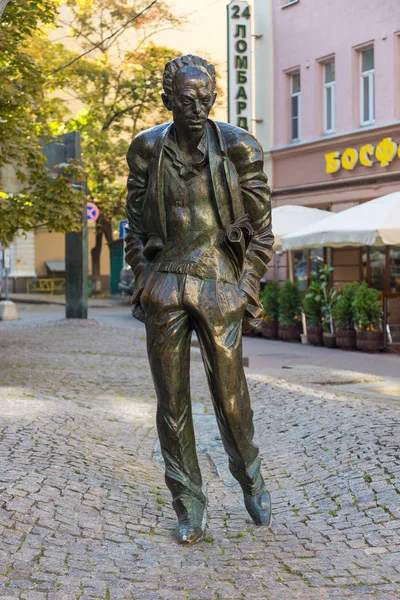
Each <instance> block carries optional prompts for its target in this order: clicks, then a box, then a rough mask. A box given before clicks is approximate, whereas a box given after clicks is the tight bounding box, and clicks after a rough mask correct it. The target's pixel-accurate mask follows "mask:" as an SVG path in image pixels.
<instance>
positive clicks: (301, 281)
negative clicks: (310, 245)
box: [293, 250, 308, 292]
mask: <svg viewBox="0 0 400 600" xmlns="http://www.w3.org/2000/svg"><path fill="white" fill-rule="evenodd" d="M293 259H294V278H295V280H296V281H297V284H298V286H299V290H300V291H301V292H305V291H306V290H307V288H308V275H307V251H306V250H296V251H295V252H294V255H293Z"/></svg>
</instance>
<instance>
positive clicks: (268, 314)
mask: <svg viewBox="0 0 400 600" xmlns="http://www.w3.org/2000/svg"><path fill="white" fill-rule="evenodd" d="M260 301H261V304H262V305H263V308H264V321H266V322H267V323H268V322H270V321H278V319H279V284H278V282H277V281H270V282H268V283H267V284H266V286H265V287H264V289H263V290H262V292H261V294H260Z"/></svg>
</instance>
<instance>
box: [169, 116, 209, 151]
mask: <svg viewBox="0 0 400 600" xmlns="http://www.w3.org/2000/svg"><path fill="white" fill-rule="evenodd" d="M175 132H176V141H177V143H178V146H179V150H180V151H181V152H183V154H189V155H190V156H193V155H194V154H196V152H197V147H198V145H199V144H200V141H201V138H202V137H203V135H204V129H202V130H201V131H191V132H190V133H188V132H187V130H184V129H183V128H182V127H179V125H177V124H176V123H175Z"/></svg>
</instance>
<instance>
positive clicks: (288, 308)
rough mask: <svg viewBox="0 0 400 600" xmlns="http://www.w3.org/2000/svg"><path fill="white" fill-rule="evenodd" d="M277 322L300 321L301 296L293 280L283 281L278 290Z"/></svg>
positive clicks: (288, 323)
mask: <svg viewBox="0 0 400 600" xmlns="http://www.w3.org/2000/svg"><path fill="white" fill-rule="evenodd" d="M279 323H281V324H282V325H293V324H294V323H301V298H300V292H299V289H298V287H297V283H296V282H295V281H285V283H284V284H283V285H282V286H281V288H280V290H279Z"/></svg>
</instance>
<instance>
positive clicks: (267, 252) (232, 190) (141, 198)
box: [125, 120, 274, 326]
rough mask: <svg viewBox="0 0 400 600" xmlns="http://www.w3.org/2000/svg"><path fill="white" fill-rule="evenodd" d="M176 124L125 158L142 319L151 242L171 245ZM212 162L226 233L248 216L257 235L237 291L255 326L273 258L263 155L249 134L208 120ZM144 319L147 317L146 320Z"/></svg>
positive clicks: (131, 254) (138, 143)
mask: <svg viewBox="0 0 400 600" xmlns="http://www.w3.org/2000/svg"><path fill="white" fill-rule="evenodd" d="M172 127H173V123H164V124H162V125H158V126H156V127H152V128H151V129H148V130H146V131H143V132H141V133H140V134H138V135H137V136H136V137H135V138H134V140H133V141H132V143H131V145H130V148H129V150H128V154H127V161H128V165H129V177H128V197H127V204H126V211H127V217H128V221H129V224H128V227H127V236H126V246H125V252H126V260H127V262H128V264H130V265H131V267H132V270H133V273H134V276H135V280H136V287H135V293H134V296H133V298H132V302H133V304H134V311H133V313H134V315H135V316H137V317H138V318H139V319H141V320H143V318H141V309H140V303H139V300H140V295H141V292H142V290H143V287H144V284H145V281H146V278H147V276H148V274H149V271H150V270H151V262H149V260H148V259H147V258H146V256H145V254H144V248H145V246H146V243H147V241H148V239H149V236H158V237H159V238H160V240H162V242H164V243H165V242H166V241H167V227H166V207H165V201H164V189H163V184H164V177H163V175H164V160H165V150H164V142H165V141H166V138H167V136H168V135H169V133H170V131H171V128H172ZM206 135H207V147H208V154H209V156H208V158H209V166H210V172H211V181H212V185H213V188H214V190H213V191H214V198H215V206H216V211H217V216H218V220H219V223H220V226H221V229H222V230H223V231H227V230H228V228H229V227H230V226H231V225H232V223H234V222H235V221H236V220H237V219H239V220H240V219H241V218H242V217H243V214H244V213H245V214H246V215H247V217H248V221H249V222H250V224H251V227H252V230H253V235H252V237H251V240H250V243H249V244H248V246H247V250H246V254H245V259H244V264H243V270H242V273H241V276H240V277H239V278H238V286H239V288H240V289H241V290H243V291H244V292H245V293H246V294H247V297H248V305H247V310H246V317H247V319H246V320H247V321H248V323H250V325H253V326H254V325H256V324H258V323H259V322H260V319H261V317H262V307H261V304H260V301H259V291H260V279H261V277H262V276H263V275H264V274H265V272H266V270H267V265H268V263H269V261H270V260H271V256H272V245H273V241H274V237H273V234H272V228H271V203H270V189H269V186H268V179H267V176H266V175H265V173H264V172H263V152H262V148H261V147H260V145H259V143H258V142H257V140H256V139H255V138H254V137H253V136H252V135H251V134H249V133H248V132H247V131H245V130H243V129H240V128H238V127H235V126H234V125H230V124H228V123H219V122H215V121H211V120H208V121H207V124H206ZM142 316H143V317H144V315H142Z"/></svg>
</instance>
